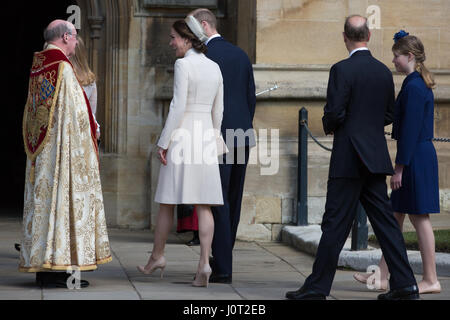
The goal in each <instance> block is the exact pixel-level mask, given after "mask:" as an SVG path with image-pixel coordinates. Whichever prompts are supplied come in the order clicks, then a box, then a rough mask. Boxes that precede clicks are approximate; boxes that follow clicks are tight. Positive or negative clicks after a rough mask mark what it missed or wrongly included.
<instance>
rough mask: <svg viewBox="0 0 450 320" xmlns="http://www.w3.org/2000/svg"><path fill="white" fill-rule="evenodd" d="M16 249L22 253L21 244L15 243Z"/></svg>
mask: <svg viewBox="0 0 450 320" xmlns="http://www.w3.org/2000/svg"><path fill="white" fill-rule="evenodd" d="M14 248H16V250H17V251H19V252H20V243H15V244H14Z"/></svg>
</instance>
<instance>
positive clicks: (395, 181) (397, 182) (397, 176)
mask: <svg viewBox="0 0 450 320" xmlns="http://www.w3.org/2000/svg"><path fill="white" fill-rule="evenodd" d="M403 167H404V166H403V165H401V164H396V165H395V173H394V175H393V176H392V177H391V189H392V190H398V189H400V188H401V187H402V175H403Z"/></svg>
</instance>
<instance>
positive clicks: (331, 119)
mask: <svg viewBox="0 0 450 320" xmlns="http://www.w3.org/2000/svg"><path fill="white" fill-rule="evenodd" d="M369 38H370V32H369V28H368V27H367V19H366V18H363V17H361V16H357V15H354V16H350V17H348V18H347V19H346V22H345V27H344V42H345V45H346V47H347V50H348V51H349V53H350V57H349V58H348V59H345V60H343V61H340V62H338V63H337V64H335V65H333V67H332V68H331V70H330V77H329V82H328V91H327V104H326V105H325V108H324V116H323V118H322V121H323V128H324V131H325V133H326V134H333V135H334V141H333V151H332V153H331V160H330V169H329V177H328V187H327V200H326V204H325V213H324V216H323V221H322V226H321V228H322V232H323V233H322V237H321V239H320V243H319V247H318V251H317V255H316V260H315V262H314V265H313V270H312V274H311V275H310V276H309V277H308V278H307V279H306V281H305V283H304V284H303V286H302V287H301V288H300V289H299V290H297V291H291V292H287V293H286V297H287V298H288V299H298V300H301V299H325V298H326V296H328V295H329V294H330V290H331V285H332V282H333V279H334V275H335V273H336V267H337V263H338V259H339V253H340V252H341V250H342V248H343V246H344V244H345V240H346V239H347V237H348V235H349V233H350V229H351V226H352V223H353V220H354V218H355V213H356V208H357V205H358V201H360V202H361V204H362V206H363V207H364V209H365V211H366V213H367V216H368V218H369V220H370V223H371V224H372V227H373V229H374V232H375V235H376V237H377V239H378V241H379V243H380V246H381V249H382V251H383V254H384V255H385V257H386V262H387V265H388V268H389V272H390V273H391V278H390V289H391V290H390V291H389V292H388V293H386V294H382V295H379V296H378V299H388V300H391V299H418V298H419V293H418V288H417V284H416V280H415V278H414V274H413V272H412V270H411V267H410V265H409V261H408V256H407V254H406V248H405V244H404V240H403V236H402V233H401V232H400V229H399V226H398V224H397V222H396V220H395V219H394V215H393V212H392V208H391V205H390V201H389V198H388V195H387V186H386V175H392V174H393V168H392V164H391V160H390V157H389V152H388V148H387V144H386V138H385V137H384V126H385V125H388V124H390V123H391V122H392V121H393V108H394V94H395V93H394V83H393V79H392V73H391V72H390V70H389V69H388V68H387V67H386V66H385V65H384V64H382V63H381V62H379V61H378V60H376V59H375V58H373V57H372V55H371V53H370V51H369V50H368V49H367V42H368V41H369Z"/></svg>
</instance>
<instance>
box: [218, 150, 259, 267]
mask: <svg viewBox="0 0 450 320" xmlns="http://www.w3.org/2000/svg"><path fill="white" fill-rule="evenodd" d="M249 155H250V148H249V147H245V148H235V149H232V150H230V154H227V155H224V161H223V164H220V165H219V169H220V178H221V181H222V194H223V202H224V205H223V206H218V207H212V208H211V209H212V213H213V216H214V237H213V242H212V246H211V247H212V256H213V257H214V263H213V264H212V265H211V267H212V269H213V272H214V273H216V274H222V275H232V272H233V254H232V251H233V248H234V243H235V241H236V233H237V229H238V225H239V220H240V217H241V204H242V195H243V192H244V181H245V172H246V169H247V164H248V158H249ZM226 157H228V159H229V160H233V161H231V162H232V163H229V162H230V161H226Z"/></svg>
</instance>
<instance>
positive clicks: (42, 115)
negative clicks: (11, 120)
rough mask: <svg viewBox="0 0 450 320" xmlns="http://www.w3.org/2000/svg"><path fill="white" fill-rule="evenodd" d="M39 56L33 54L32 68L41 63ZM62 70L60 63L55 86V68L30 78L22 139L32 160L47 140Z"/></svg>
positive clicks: (62, 65) (62, 66)
mask: <svg viewBox="0 0 450 320" xmlns="http://www.w3.org/2000/svg"><path fill="white" fill-rule="evenodd" d="M39 57H40V54H36V55H35V58H34V62H33V68H34V66H35V65H40V64H41V62H40V61H41V60H40V59H39ZM43 58H45V57H43ZM37 60H38V61H37ZM36 61H37V62H36ZM42 61H43V60H42ZM63 71H64V64H63V63H60V64H59V67H58V79H56V86H53V85H52V83H55V77H56V71H55V70H52V71H48V72H46V73H44V74H41V75H39V76H36V77H31V79H30V84H29V96H28V99H27V104H26V105H25V111H24V116H23V139H24V144H25V152H26V153H27V156H28V158H29V159H31V160H32V161H33V160H34V159H35V158H36V157H37V155H38V154H39V153H40V152H41V151H42V149H43V148H44V145H45V144H46V142H47V140H48V135H49V130H48V128H49V127H51V126H52V124H51V121H52V120H53V113H54V109H55V104H56V99H55V97H57V96H58V93H59V87H60V84H61V77H62V73H63ZM43 132H45V136H44V137H43V139H42V141H41V143H40V144H39V140H40V139H41V135H42V133H43ZM28 142H29V144H30V145H31V146H32V148H33V150H34V152H33V151H31V150H30V149H29V148H28ZM36 147H37V148H36Z"/></svg>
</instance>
